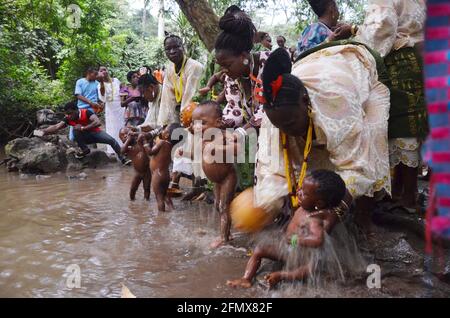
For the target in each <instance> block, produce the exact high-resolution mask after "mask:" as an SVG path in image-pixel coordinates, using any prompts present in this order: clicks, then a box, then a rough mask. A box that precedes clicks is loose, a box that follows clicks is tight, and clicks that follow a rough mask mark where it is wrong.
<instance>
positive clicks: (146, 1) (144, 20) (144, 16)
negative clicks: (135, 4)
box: [142, 0, 150, 38]
mask: <svg viewBox="0 0 450 318" xmlns="http://www.w3.org/2000/svg"><path fill="white" fill-rule="evenodd" d="M149 2H150V0H144V10H143V11H142V38H145V31H146V29H147V7H148V4H149Z"/></svg>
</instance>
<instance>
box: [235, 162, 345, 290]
mask: <svg viewBox="0 0 450 318" xmlns="http://www.w3.org/2000/svg"><path fill="white" fill-rule="evenodd" d="M346 192H347V190H346V187H345V183H344V181H343V180H342V179H341V177H340V176H339V175H337V174H336V173H334V172H332V171H328V170H317V171H314V172H312V173H311V175H310V176H308V177H307V178H305V180H304V183H303V187H302V188H301V189H300V190H299V191H298V194H297V195H298V198H299V204H300V207H299V208H298V209H297V211H295V214H294V216H293V217H292V219H291V221H290V223H289V225H288V227H287V229H286V232H285V233H284V238H283V241H282V242H281V243H280V244H279V245H277V244H276V243H273V244H262V245H258V246H257V247H256V249H255V251H254V253H253V255H252V256H251V258H250V260H249V261H248V263H247V267H246V270H245V273H244V276H243V277H242V278H240V279H237V280H231V281H227V285H228V286H231V287H243V288H250V287H251V286H252V282H253V278H254V277H255V276H256V272H257V270H258V268H259V267H260V265H261V260H262V259H263V258H268V259H271V260H275V261H282V262H283V263H284V264H285V265H286V264H288V263H289V265H290V266H289V267H290V268H288V269H286V270H285V271H277V272H272V273H270V274H268V275H266V276H265V277H264V279H265V280H266V282H267V283H268V284H269V286H270V288H272V287H274V286H275V285H277V284H278V283H279V282H280V281H295V280H302V279H304V278H306V277H308V276H309V275H311V274H312V271H313V268H312V267H313V266H314V265H313V264H312V263H313V262H312V260H303V259H302V260H300V257H298V256H299V254H300V253H301V252H304V251H305V250H306V249H308V248H309V249H315V250H318V249H320V248H321V247H322V246H323V244H324V241H325V236H326V234H329V233H330V232H331V231H332V230H333V228H334V227H335V225H336V224H337V223H338V222H339V221H340V217H341V216H342V214H341V213H342V211H345V210H348V207H347V204H346V203H345V202H344V201H343V199H344V197H345V195H346ZM342 206H344V208H341V207H342Z"/></svg>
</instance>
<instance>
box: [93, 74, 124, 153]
mask: <svg viewBox="0 0 450 318" xmlns="http://www.w3.org/2000/svg"><path fill="white" fill-rule="evenodd" d="M99 79H100V83H99V84H98V96H99V99H100V100H101V101H102V102H104V103H105V129H106V133H107V134H108V135H110V136H112V137H113V138H114V139H115V140H116V141H117V142H118V143H119V145H120V146H122V144H123V143H122V141H121V140H120V138H119V132H120V129H122V127H123V117H124V109H123V108H122V106H121V99H120V81H119V80H118V79H117V78H111V77H110V75H109V72H108V69H107V68H106V67H105V66H101V67H100V68H99ZM107 153H108V154H109V155H115V152H114V150H113V149H112V148H111V147H110V146H108V148H107Z"/></svg>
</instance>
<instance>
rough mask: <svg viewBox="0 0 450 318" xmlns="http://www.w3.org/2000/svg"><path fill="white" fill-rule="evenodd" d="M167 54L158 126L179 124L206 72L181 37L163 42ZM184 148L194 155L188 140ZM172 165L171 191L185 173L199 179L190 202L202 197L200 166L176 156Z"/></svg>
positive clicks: (172, 37)
mask: <svg viewBox="0 0 450 318" xmlns="http://www.w3.org/2000/svg"><path fill="white" fill-rule="evenodd" d="M164 50H165V52H166V55H167V58H168V59H169V61H170V63H169V65H168V66H167V69H166V74H165V76H164V82H163V87H162V93H161V107H160V109H159V114H158V126H166V125H170V124H173V123H180V114H181V112H182V111H183V110H184V109H185V108H186V107H187V106H188V105H189V104H190V103H191V102H192V99H193V98H194V96H195V94H196V93H197V91H198V87H199V83H200V80H201V77H202V75H203V71H204V67H203V65H202V64H200V63H199V62H197V61H196V60H194V59H191V58H189V57H187V56H186V55H185V53H184V46H183V41H182V39H181V38H180V37H179V36H177V35H169V36H167V37H166V38H165V40H164ZM188 138H190V137H188ZM183 147H184V148H183V149H184V150H185V153H188V152H191V148H192V145H191V142H190V141H189V139H188V141H187V142H185V143H184V146H183ZM173 161H174V162H173V173H172V180H171V184H170V188H171V189H179V181H180V178H181V175H182V173H184V174H186V175H194V177H195V179H196V180H195V185H194V190H195V191H193V192H192V193H190V194H188V196H187V198H190V197H193V196H196V195H197V194H200V192H201V187H200V184H201V181H200V180H201V179H202V178H204V174H203V172H202V170H201V164H194V165H193V163H192V160H191V159H190V158H187V157H183V158H182V157H177V156H176V157H175V158H174V160H173Z"/></svg>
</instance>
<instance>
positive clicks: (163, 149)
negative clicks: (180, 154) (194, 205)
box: [138, 124, 182, 212]
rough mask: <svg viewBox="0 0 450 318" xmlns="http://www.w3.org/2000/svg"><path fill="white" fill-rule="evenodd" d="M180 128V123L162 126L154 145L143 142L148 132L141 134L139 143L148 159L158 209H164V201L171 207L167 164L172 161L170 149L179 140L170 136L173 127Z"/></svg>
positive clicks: (163, 210)
mask: <svg viewBox="0 0 450 318" xmlns="http://www.w3.org/2000/svg"><path fill="white" fill-rule="evenodd" d="M177 128H182V127H181V125H180V124H171V125H169V126H167V127H166V128H164V130H163V131H162V133H161V134H160V138H159V140H158V141H156V142H155V144H154V146H153V145H152V144H150V143H146V144H144V142H143V140H144V138H148V137H146V136H148V135H149V134H141V135H140V136H139V140H138V142H139V143H142V144H143V147H144V149H145V151H146V153H147V155H148V156H150V157H151V159H150V171H151V175H152V189H153V192H154V193H155V196H156V202H157V204H158V210H159V211H160V212H165V211H166V203H167V205H168V206H169V208H170V209H173V203H172V200H171V198H170V197H169V196H168V194H167V189H168V188H169V183H170V172H169V166H170V164H171V163H172V149H173V147H174V146H175V145H176V144H177V143H178V142H179V140H174V139H172V138H171V136H172V133H173V132H174V130H175V129H177Z"/></svg>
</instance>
